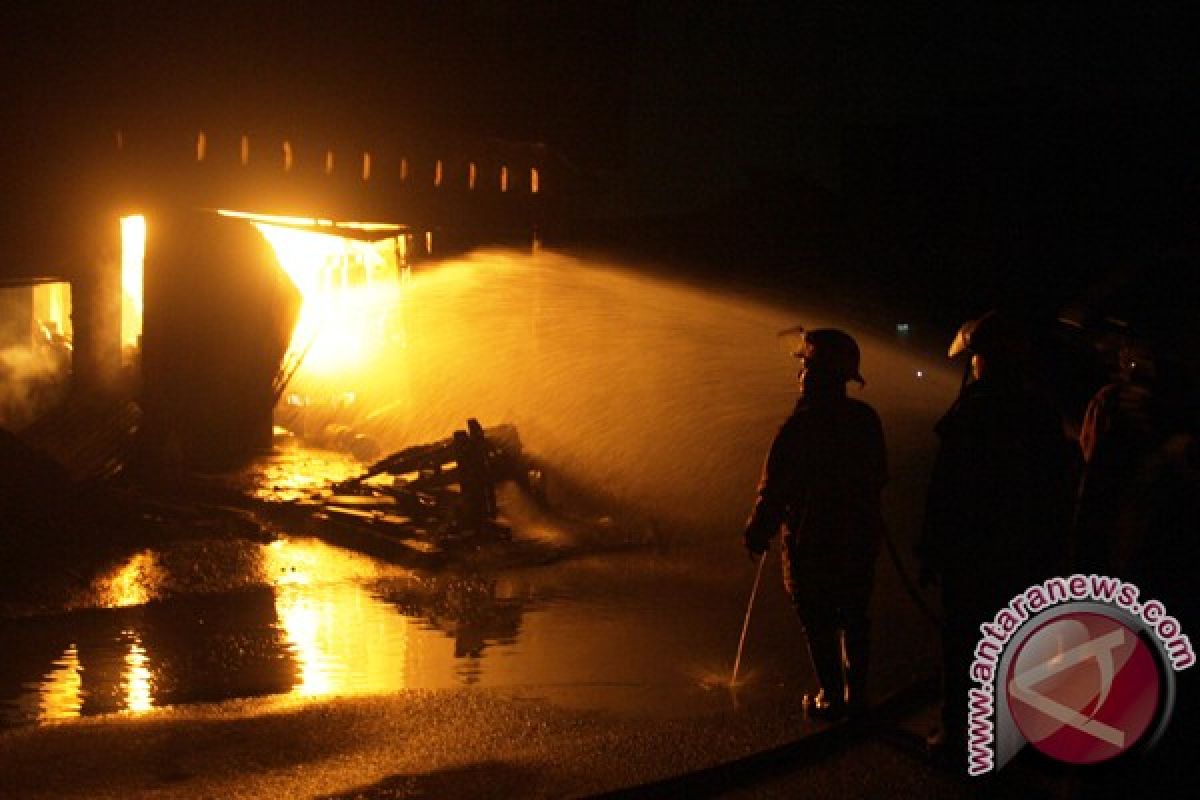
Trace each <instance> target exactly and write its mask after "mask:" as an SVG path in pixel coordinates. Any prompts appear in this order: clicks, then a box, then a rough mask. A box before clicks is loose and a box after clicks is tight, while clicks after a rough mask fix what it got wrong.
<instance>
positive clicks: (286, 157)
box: [283, 142, 293, 172]
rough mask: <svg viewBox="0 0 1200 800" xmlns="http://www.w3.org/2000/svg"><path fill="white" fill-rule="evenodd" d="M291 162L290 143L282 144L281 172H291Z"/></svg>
mask: <svg viewBox="0 0 1200 800" xmlns="http://www.w3.org/2000/svg"><path fill="white" fill-rule="evenodd" d="M292 161H293V153H292V143H291V142H284V143H283V171H284V172H291V170H292Z"/></svg>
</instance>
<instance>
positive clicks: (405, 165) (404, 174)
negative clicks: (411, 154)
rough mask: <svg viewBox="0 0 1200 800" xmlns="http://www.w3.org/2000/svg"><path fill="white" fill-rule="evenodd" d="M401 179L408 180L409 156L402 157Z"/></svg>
mask: <svg viewBox="0 0 1200 800" xmlns="http://www.w3.org/2000/svg"><path fill="white" fill-rule="evenodd" d="M400 180H402V181H406V180H408V159H407V158H402V159H400Z"/></svg>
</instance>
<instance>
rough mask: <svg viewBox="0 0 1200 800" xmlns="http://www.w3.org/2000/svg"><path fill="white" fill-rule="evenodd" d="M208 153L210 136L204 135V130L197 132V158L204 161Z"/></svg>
mask: <svg viewBox="0 0 1200 800" xmlns="http://www.w3.org/2000/svg"><path fill="white" fill-rule="evenodd" d="M206 155H208V137H207V136H205V135H204V131H200V132H199V133H197V134H196V160H197V161H203V160H204V157H205V156H206Z"/></svg>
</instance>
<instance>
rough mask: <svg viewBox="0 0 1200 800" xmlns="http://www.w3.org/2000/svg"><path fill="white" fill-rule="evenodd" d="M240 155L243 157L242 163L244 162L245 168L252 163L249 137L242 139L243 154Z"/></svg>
mask: <svg viewBox="0 0 1200 800" xmlns="http://www.w3.org/2000/svg"><path fill="white" fill-rule="evenodd" d="M239 155H240V156H241V161H242V166H243V167H244V166H246V165H247V164H249V163H250V137H249V136H243V137H242V145H241V153H240V154H239Z"/></svg>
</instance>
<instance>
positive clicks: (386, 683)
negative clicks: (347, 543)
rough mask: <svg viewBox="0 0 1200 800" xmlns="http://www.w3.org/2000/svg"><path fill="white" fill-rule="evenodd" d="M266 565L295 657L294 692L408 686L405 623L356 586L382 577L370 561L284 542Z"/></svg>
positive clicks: (309, 693) (273, 549) (314, 693)
mask: <svg viewBox="0 0 1200 800" xmlns="http://www.w3.org/2000/svg"><path fill="white" fill-rule="evenodd" d="M266 569H267V574H268V575H269V576H271V578H272V580H273V582H274V583H275V586H276V590H275V608H276V611H277V613H278V615H279V626H280V628H281V629H282V631H283V633H284V635H285V637H286V639H287V642H288V644H289V646H290V648H291V650H292V653H293V655H294V657H295V659H296V662H297V664H296V666H297V673H298V674H297V683H296V686H295V687H293V689H292V694H293V695H296V696H299V697H321V696H327V695H344V694H353V693H358V692H362V691H396V690H399V689H404V688H406V686H407V680H406V671H407V664H408V631H407V623H406V621H405V620H404V618H402V617H400V616H399V615H397V614H396V612H395V609H393V608H390V607H387V606H386V605H385V604H383V603H381V602H380V601H378V600H376V599H375V598H373V597H371V596H370V595H369V594H367V593H366V592H365V591H364V590H363V589H362V588H361V586H360V585H359V583H358V582H359V581H362V580H365V579H370V578H373V577H377V572H376V570H375V568H374V565H373V563H372V562H371V561H369V560H368V559H366V558H362V557H358V556H354V555H352V554H350V553H343V552H340V551H335V550H332V549H330V548H314V547H311V546H306V545H304V544H297V543H293V542H288V541H282V540H281V541H276V542H273V543H272V544H271V545H270V546H268V548H267V550H266ZM352 673H356V674H352Z"/></svg>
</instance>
